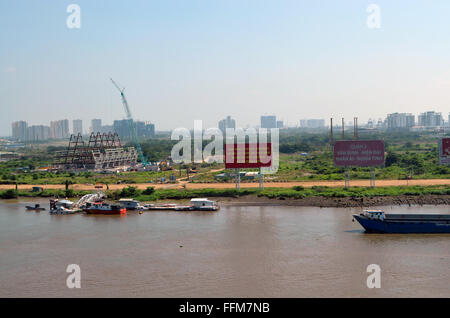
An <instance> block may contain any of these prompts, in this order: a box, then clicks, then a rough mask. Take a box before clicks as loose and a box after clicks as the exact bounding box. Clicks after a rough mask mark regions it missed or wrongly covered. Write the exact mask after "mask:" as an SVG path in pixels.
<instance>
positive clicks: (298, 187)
mask: <svg viewBox="0 0 450 318" xmlns="http://www.w3.org/2000/svg"><path fill="white" fill-rule="evenodd" d="M292 190H295V191H303V190H305V187H304V186H301V185H299V186H293V187H292Z"/></svg>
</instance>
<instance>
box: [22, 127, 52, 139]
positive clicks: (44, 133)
mask: <svg viewBox="0 0 450 318" xmlns="http://www.w3.org/2000/svg"><path fill="white" fill-rule="evenodd" d="M49 138H50V127H48V126H44V125H33V126H30V127H28V138H27V140H29V141H42V140H48V139H49Z"/></svg>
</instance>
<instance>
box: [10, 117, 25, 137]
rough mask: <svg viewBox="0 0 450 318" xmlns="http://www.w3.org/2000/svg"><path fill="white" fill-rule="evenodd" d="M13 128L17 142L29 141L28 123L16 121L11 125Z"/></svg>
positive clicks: (13, 135) (13, 134)
mask: <svg viewBox="0 0 450 318" xmlns="http://www.w3.org/2000/svg"><path fill="white" fill-rule="evenodd" d="M11 126H12V137H13V139H14V140H17V141H25V140H27V133H28V124H27V122H26V121H23V120H21V121H15V122H13V123H12V124H11Z"/></svg>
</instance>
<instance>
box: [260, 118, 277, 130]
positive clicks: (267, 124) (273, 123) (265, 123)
mask: <svg viewBox="0 0 450 318" xmlns="http://www.w3.org/2000/svg"><path fill="white" fill-rule="evenodd" d="M261 128H267V129H270V128H277V117H276V116H272V115H271V116H261Z"/></svg>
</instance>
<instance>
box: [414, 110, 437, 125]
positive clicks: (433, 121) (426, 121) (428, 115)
mask: <svg viewBox="0 0 450 318" xmlns="http://www.w3.org/2000/svg"><path fill="white" fill-rule="evenodd" d="M418 121H419V126H424V127H440V126H443V119H442V114H441V113H436V112H434V111H431V112H425V113H422V114H420V115H419V118H418Z"/></svg>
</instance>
